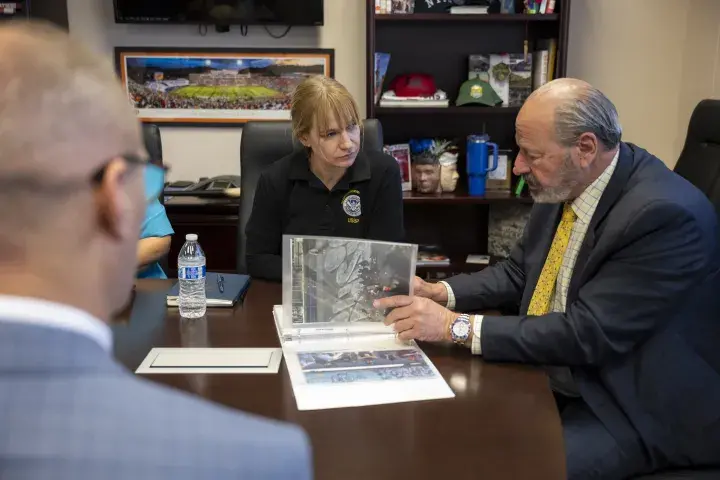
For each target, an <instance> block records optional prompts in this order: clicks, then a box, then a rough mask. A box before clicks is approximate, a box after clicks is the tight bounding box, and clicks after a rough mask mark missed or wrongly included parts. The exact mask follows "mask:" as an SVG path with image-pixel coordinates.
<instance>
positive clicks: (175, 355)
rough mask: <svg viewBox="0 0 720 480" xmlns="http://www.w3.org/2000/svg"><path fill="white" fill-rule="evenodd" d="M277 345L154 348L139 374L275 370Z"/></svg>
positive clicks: (276, 367) (278, 354)
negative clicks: (264, 346) (274, 346)
mask: <svg viewBox="0 0 720 480" xmlns="http://www.w3.org/2000/svg"><path fill="white" fill-rule="evenodd" d="M281 359H282V349H280V348H153V349H152V350H150V353H148V355H147V357H145V360H143V362H142V364H140V366H139V367H138V368H137V370H135V373H139V374H148V373H152V374H168V373H277V372H278V370H279V368H280V360H281Z"/></svg>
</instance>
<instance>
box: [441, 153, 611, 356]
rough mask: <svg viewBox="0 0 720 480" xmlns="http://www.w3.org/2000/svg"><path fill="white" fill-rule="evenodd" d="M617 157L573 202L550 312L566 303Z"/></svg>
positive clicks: (475, 345) (476, 346)
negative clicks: (576, 266) (572, 212)
mask: <svg viewBox="0 0 720 480" xmlns="http://www.w3.org/2000/svg"><path fill="white" fill-rule="evenodd" d="M619 156H620V150H619V149H618V151H617V153H616V154H615V157H613V160H612V162H611V163H610V165H608V166H607V168H605V170H604V171H603V172H602V173H601V174H600V176H599V177H598V178H596V179H595V181H594V182H593V183H591V184H590V186H588V187H587V188H586V189H585V191H583V193H581V194H580V196H579V197H577V198H576V199H575V200H573V202H572V209H573V211H574V212H575V215H577V219H576V220H575V222H574V223H573V227H572V231H571V233H570V242H569V243H568V247H567V250H565V254H564V255H563V262H562V265H561V266H560V272H559V273H558V278H557V284H556V286H555V291H554V292H553V299H552V302H551V305H552V311H553V312H564V311H565V307H566V303H567V294H568V287H569V286H570V279H571V278H572V274H573V271H574V269H575V262H576V261H577V256H578V252H579V251H580V247H581V245H582V243H583V240H584V239H585V233H586V232H587V229H588V227H589V226H590V221H591V220H592V217H593V215H594V214H595V210H596V209H597V206H598V203H599V202H600V197H602V194H603V192H604V191H605V188H606V187H607V184H608V182H609V181H610V178H611V177H612V174H613V172H614V171H615V167H616V166H617V162H618V157H619ZM440 283H442V284H443V285H445V288H446V289H447V294H448V302H447V305H446V306H447V308H448V309H450V310H452V309H454V308H455V294H454V293H453V291H452V288H451V287H450V285H449V284H448V283H447V282H440ZM482 319H483V316H482V315H475V318H474V321H473V340H472V347H471V348H472V353H473V354H475V355H482V343H481V341H480V340H481V335H482Z"/></svg>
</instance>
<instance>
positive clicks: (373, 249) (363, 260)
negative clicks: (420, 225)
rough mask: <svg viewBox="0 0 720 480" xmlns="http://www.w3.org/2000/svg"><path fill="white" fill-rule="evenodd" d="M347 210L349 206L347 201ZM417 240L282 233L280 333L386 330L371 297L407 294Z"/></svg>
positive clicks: (347, 332)
mask: <svg viewBox="0 0 720 480" xmlns="http://www.w3.org/2000/svg"><path fill="white" fill-rule="evenodd" d="M347 208H348V210H349V211H351V212H352V206H351V205H349V206H348V207H347ZM417 248H418V247H417V245H414V244H406V243H392V242H381V241H372V240H358V239H349V238H336V237H333V238H329V237H318V236H291V235H285V236H283V304H282V307H283V308H282V317H281V318H280V319H279V324H278V327H279V329H280V330H281V332H282V336H283V337H285V338H292V337H296V336H297V337H300V336H302V337H307V336H308V335H320V336H333V335H355V334H371V333H377V334H388V333H392V329H390V327H387V326H385V325H384V323H383V320H384V319H385V315H386V314H387V312H385V311H382V310H378V309H376V308H374V307H373V301H374V300H375V299H377V298H382V297H388V296H394V295H412V279H413V277H414V276H415V262H416V261H417Z"/></svg>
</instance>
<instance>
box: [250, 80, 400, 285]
mask: <svg viewBox="0 0 720 480" xmlns="http://www.w3.org/2000/svg"><path fill="white" fill-rule="evenodd" d="M290 112H291V116H292V128H293V134H294V135H295V137H297V138H298V139H299V140H300V142H302V144H303V145H304V146H305V149H304V150H302V151H297V152H294V153H292V154H290V155H288V156H286V157H283V158H281V159H280V160H278V161H277V162H275V163H274V164H273V165H271V166H270V167H269V168H268V169H267V170H266V171H264V172H263V173H262V175H261V177H260V180H259V181H258V185H257V189H256V191H255V200H254V203H253V210H252V214H251V216H250V219H249V220H248V223H247V227H246V229H245V234H246V248H247V258H246V260H247V266H248V273H249V274H250V275H251V276H252V277H255V278H264V279H268V280H281V278H282V248H281V247H282V236H283V234H293V235H322V236H329V237H349V238H365V239H373V240H386V241H394V242H400V241H403V237H404V232H403V200H402V185H401V180H400V169H399V168H398V165H397V163H396V162H395V159H393V158H392V157H390V156H389V155H386V154H383V153H380V152H370V151H361V150H360V149H361V143H362V137H361V131H360V130H361V126H360V117H359V114H358V107H357V103H356V102H355V100H354V99H353V97H352V96H351V95H350V93H349V92H348V91H347V89H346V88H345V87H344V86H342V85H341V84H340V83H338V82H337V81H336V80H333V79H331V78H328V77H324V76H315V77H310V78H308V79H306V80H304V81H303V82H302V83H301V84H300V85H298V87H297V88H296V89H295V92H294V93H293V96H292V104H291V109H290Z"/></svg>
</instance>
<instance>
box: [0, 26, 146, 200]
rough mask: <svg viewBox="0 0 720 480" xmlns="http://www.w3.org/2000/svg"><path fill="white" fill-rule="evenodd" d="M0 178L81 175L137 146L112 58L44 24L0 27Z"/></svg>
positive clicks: (46, 179)
mask: <svg viewBox="0 0 720 480" xmlns="http://www.w3.org/2000/svg"><path fill="white" fill-rule="evenodd" d="M0 119H1V120H0V181H2V179H3V178H8V177H12V178H17V179H20V178H23V179H32V180H33V181H34V183H36V184H37V185H36V187H37V188H42V186H43V185H44V184H51V183H60V182H63V181H65V180H75V179H76V178H78V177H79V176H81V175H88V174H90V173H91V172H92V171H93V170H94V169H97V168H98V167H100V166H101V164H102V163H103V162H104V161H107V160H108V159H109V158H111V157H112V156H114V155H118V154H122V153H128V152H130V151H135V152H137V151H138V149H140V148H141V146H142V144H141V142H140V134H139V126H138V122H137V119H136V118H135V116H134V113H133V111H132V108H131V107H130V103H129V101H128V99H127V97H126V96H125V94H124V93H123V91H122V89H121V88H120V87H119V81H118V79H117V76H116V75H115V73H114V70H113V67H112V64H111V63H110V62H109V61H108V60H106V59H105V58H103V57H101V56H99V55H98V54H96V53H94V52H92V51H91V50H89V49H88V48H86V47H85V46H83V45H82V44H80V43H78V42H77V41H74V40H72V39H71V38H70V37H69V36H68V35H67V33H66V32H64V31H62V30H60V29H57V28H55V27H52V26H49V25H47V24H44V23H36V22H23V23H15V24H13V25H10V26H3V27H0Z"/></svg>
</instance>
